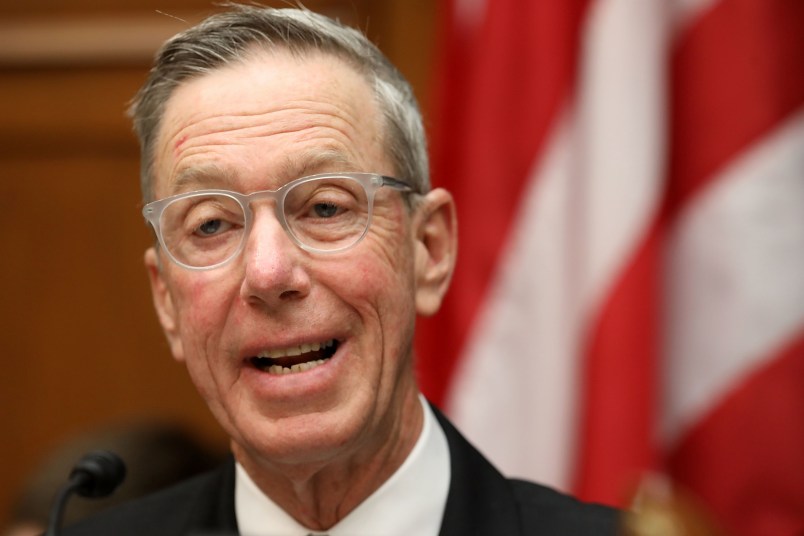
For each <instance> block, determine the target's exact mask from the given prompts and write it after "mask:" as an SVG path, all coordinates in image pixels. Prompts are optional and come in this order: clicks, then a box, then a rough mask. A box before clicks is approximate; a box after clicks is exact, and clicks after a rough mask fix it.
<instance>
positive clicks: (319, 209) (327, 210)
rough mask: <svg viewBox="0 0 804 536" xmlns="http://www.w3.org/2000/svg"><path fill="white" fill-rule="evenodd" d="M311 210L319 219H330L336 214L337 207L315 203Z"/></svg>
mask: <svg viewBox="0 0 804 536" xmlns="http://www.w3.org/2000/svg"><path fill="white" fill-rule="evenodd" d="M313 210H314V211H315V215H316V216H318V217H319V218H331V217H333V216H335V215H336V214H337V213H338V205H335V204H334V203H316V204H315V205H314V206H313Z"/></svg>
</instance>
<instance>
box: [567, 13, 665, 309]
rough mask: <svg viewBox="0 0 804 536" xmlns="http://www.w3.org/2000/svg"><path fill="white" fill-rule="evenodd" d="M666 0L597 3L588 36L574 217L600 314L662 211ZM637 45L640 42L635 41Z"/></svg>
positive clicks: (584, 301) (584, 282)
mask: <svg viewBox="0 0 804 536" xmlns="http://www.w3.org/2000/svg"><path fill="white" fill-rule="evenodd" d="M660 4H661V2H660V1H659V0H606V1H601V2H598V3H597V4H596V7H595V9H593V10H592V12H591V13H590V19H589V22H588V24H587V27H586V31H585V32H584V35H585V36H587V40H586V41H585V44H584V47H583V49H582V60H581V61H582V67H581V68H582V76H581V80H580V81H579V89H580V95H579V96H580V104H579V106H580V108H579V109H580V115H579V119H580V128H579V129H578V131H579V132H580V136H581V137H580V139H579V140H578V141H579V146H578V148H579V151H578V153H577V154H576V158H577V159H578V161H579V162H581V163H582V167H581V169H580V170H579V171H580V173H579V176H578V181H579V183H578V184H577V186H576V187H575V189H574V193H575V195H577V196H581V195H582V196H583V199H582V200H581V202H580V204H579V205H576V206H575V207H574V209H575V211H574V213H573V216H574V218H576V219H577V220H578V221H579V222H583V224H584V225H583V227H582V228H581V229H580V236H575V239H576V243H578V244H580V246H581V247H582V248H583V249H584V251H583V252H582V254H581V256H580V257H579V258H578V260H579V261H580V265H579V266H580V267H581V268H583V269H584V270H585V273H584V274H583V275H582V277H581V278H580V280H579V281H578V283H579V284H580V285H581V289H582V291H581V296H580V299H581V302H580V305H581V307H583V308H584V310H586V311H587V312H588V313H593V312H595V311H596V310H597V309H598V306H599V304H600V302H601V300H602V299H603V297H604V295H605V293H606V292H608V291H609V289H610V287H611V285H612V283H614V281H615V280H616V279H617V275H618V273H619V271H620V270H621V269H622V267H623V264H624V263H627V262H629V260H630V259H631V257H632V252H633V250H634V249H635V247H636V246H637V245H638V242H639V241H640V240H641V239H643V238H644V236H645V232H646V229H647V228H648V227H649V226H650V224H651V221H652V220H653V219H654V218H655V215H656V212H657V209H658V205H659V203H660V202H661V195H662V191H663V179H664V177H663V175H664V163H665V154H664V150H665V149H664V148H665V136H664V132H665V128H664V123H665V118H664V110H665V86H666V83H665V77H664V65H665V63H666V62H665V57H666V48H667V44H666V34H667V32H666V31H665V28H664V26H665V25H666V20H665V19H664V18H663V17H662V10H661V9H659V8H658V7H657V6H659V5H660ZM635 44H638V45H637V46H635Z"/></svg>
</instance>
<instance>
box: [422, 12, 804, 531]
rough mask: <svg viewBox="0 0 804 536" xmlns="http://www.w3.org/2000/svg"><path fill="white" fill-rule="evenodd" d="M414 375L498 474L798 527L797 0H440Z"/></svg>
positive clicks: (801, 197) (802, 463)
mask: <svg viewBox="0 0 804 536" xmlns="http://www.w3.org/2000/svg"><path fill="white" fill-rule="evenodd" d="M444 13H445V17H444V20H443V26H442V32H441V34H442V37H443V39H442V43H441V44H442V46H441V51H442V54H441V60H440V67H439V69H438V70H437V78H438V84H437V88H438V89H437V95H436V99H435V103H436V104H435V106H434V109H433V110H432V112H433V113H432V114H431V119H430V123H431V126H432V134H433V139H432V147H433V165H432V166H433V182H434V184H435V185H436V186H443V187H446V188H447V189H449V190H450V191H452V192H453V194H454V196H455V198H456V202H457V205H458V223H459V235H460V242H459V257H458V267H457V272H456V274H455V277H454V280H453V284H452V287H451V290H450V291H449V294H448V295H447V298H446V300H445V303H444V306H443V307H442V310H441V311H440V312H439V313H438V314H437V315H436V316H435V317H433V318H429V319H424V320H423V321H422V322H421V323H420V326H419V336H418V340H417V353H418V373H419V377H420V380H421V383H422V386H423V389H424V391H425V394H427V395H428V396H429V397H430V399H431V400H433V401H434V402H436V403H437V404H438V405H440V406H441V407H443V408H444V409H445V410H446V411H447V413H448V414H449V415H450V416H451V417H452V418H453V419H454V420H455V421H456V422H457V424H458V426H459V427H460V428H461V429H462V430H463V431H464V432H465V433H466V434H467V435H468V436H469V438H470V439H471V440H472V441H473V442H474V443H475V444H476V445H477V446H478V447H479V448H480V449H481V451H483V452H484V453H485V454H486V455H487V456H489V457H490V458H491V459H492V461H494V462H495V463H496V464H497V465H498V467H500V469H501V470H503V472H505V473H507V474H509V475H516V476H524V477H528V478H531V479H535V480H538V481H541V482H545V483H547V484H550V485H553V486H555V487H558V488H559V489H563V490H567V491H570V492H573V493H575V494H578V495H579V496H581V497H582V498H585V499H588V500H594V501H600V502H604V503H609V504H614V505H620V506H624V505H626V504H627V502H628V500H629V497H630V493H631V492H632V491H633V489H634V486H635V485H636V483H637V482H638V481H639V480H640V479H641V478H643V477H644V475H645V474H646V473H659V474H663V475H667V477H668V478H670V479H671V480H672V482H674V483H675V484H677V485H679V486H681V487H683V488H684V489H687V490H689V492H690V493H691V494H694V495H695V496H696V497H699V498H700V499H701V501H702V502H703V503H704V504H705V505H706V508H707V509H708V510H709V511H710V512H711V513H712V515H713V516H714V517H715V518H716V519H717V520H718V522H719V523H720V524H721V525H722V526H724V527H726V528H727V530H729V531H730V533H733V534H737V535H742V536H760V535H793V534H802V533H804V1H802V0H452V1H445V4H444Z"/></svg>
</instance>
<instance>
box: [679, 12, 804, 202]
mask: <svg viewBox="0 0 804 536" xmlns="http://www.w3.org/2000/svg"><path fill="white" fill-rule="evenodd" d="M802 28H804V2H797V1H791V0H722V1H720V2H719V3H718V4H716V5H715V6H714V7H713V8H712V9H710V10H708V11H706V12H705V13H703V14H702V16H701V17H700V18H699V19H698V20H697V21H696V22H695V23H694V24H692V25H691V26H690V27H689V28H688V29H687V31H686V32H685V33H684V34H683V35H681V36H680V37H679V41H678V46H677V49H676V52H675V55H674V58H673V62H672V79H671V82H672V93H671V102H670V106H671V114H672V130H671V133H670V188H671V196H670V198H669V201H670V203H671V206H672V210H673V211H674V212H677V211H679V210H682V209H683V207H684V206H685V205H687V204H688V203H689V202H690V199H689V198H690V197H691V196H692V195H694V194H695V193H696V192H697V191H699V190H701V189H702V188H704V187H705V186H706V185H707V183H708V182H710V181H712V180H714V179H715V178H716V177H717V174H716V173H717V172H718V171H719V170H720V169H722V167H723V166H724V165H725V164H726V163H728V162H729V160H730V159H731V158H732V157H733V156H734V155H735V154H738V153H739V152H740V151H742V150H743V149H745V148H746V147H747V146H748V145H749V144H750V143H752V142H754V141H756V140H757V139H759V138H760V137H761V136H763V135H765V134H767V133H768V132H769V131H770V130H771V129H773V128H774V127H775V125H777V124H778V123H779V122H781V121H782V120H784V118H785V117H788V116H790V115H791V114H792V113H793V112H794V111H795V110H796V109H797V108H798V107H800V106H801V105H802V103H803V102H804V67H802V65H804V31H802Z"/></svg>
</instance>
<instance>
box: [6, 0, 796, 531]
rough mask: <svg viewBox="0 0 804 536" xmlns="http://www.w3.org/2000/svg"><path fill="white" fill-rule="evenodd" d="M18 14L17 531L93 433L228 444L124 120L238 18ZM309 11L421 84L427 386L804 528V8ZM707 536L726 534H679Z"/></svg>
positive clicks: (513, 435) (11, 488)
mask: <svg viewBox="0 0 804 536" xmlns="http://www.w3.org/2000/svg"><path fill="white" fill-rule="evenodd" d="M0 2H1V3H0V208H1V209H2V210H0V215H1V217H2V218H4V221H3V222H2V223H3V224H4V228H5V229H7V230H9V231H10V236H11V238H12V241H11V243H10V244H9V246H8V247H7V248H5V249H4V251H5V253H4V257H5V258H4V259H3V262H2V263H0V277H2V281H3V283H2V288H3V299H2V302H1V303H2V305H0V315H2V317H1V318H0V319H1V320H2V325H3V326H4V331H3V334H4V336H3V337H2V342H0V345H2V346H0V352H2V355H3V356H4V357H5V359H6V363H7V364H10V368H6V373H5V374H3V375H2V376H0V382H2V384H0V397H2V398H0V407H2V417H1V418H2V421H0V426H2V430H3V434H4V437H5V438H6V439H5V441H3V442H2V443H0V448H1V449H3V451H2V453H0V454H2V459H3V460H4V461H3V462H2V474H3V475H4V476H5V482H4V485H3V486H2V487H0V519H2V518H5V517H7V515H8V513H9V512H10V509H11V503H12V502H13V499H14V497H15V496H16V494H17V491H18V489H19V488H20V486H22V484H23V483H24V482H25V481H26V479H27V478H28V475H30V474H31V472H32V471H34V469H35V468H37V467H39V466H40V464H41V462H42V461H43V460H44V459H47V458H48V457H49V456H50V453H51V452H52V451H53V449H55V448H57V447H59V446H61V445H63V444H64V442H66V441H68V440H74V439H75V438H76V437H82V436H86V434H89V433H95V432H96V431H97V430H98V429H99V428H104V427H107V426H110V425H114V426H120V425H122V426H126V425H127V424H130V425H131V426H134V425H135V424H134V423H142V422H159V423H164V422H167V423H169V426H173V427H175V428H177V429H182V430H188V431H189V433H190V435H192V436H193V437H194V438H195V439H197V440H198V441H199V442H201V443H202V444H204V445H206V446H209V447H210V448H211V449H213V450H215V451H219V450H220V449H222V448H225V439H224V438H223V437H222V435H221V433H220V431H219V429H218V427H217V425H216V424H215V423H214V422H213V421H212V418H211V417H210V416H209V414H208V411H207V409H206V407H205V406H204V405H203V403H202V402H201V400H200V398H199V397H198V395H197V394H196V393H195V390H194V388H193V387H192V385H191V384H190V381H189V379H188V378H187V375H186V373H185V371H184V369H183V368H182V367H181V366H179V365H177V364H175V363H174V362H173V361H172V359H171V357H170V355H169V351H168V348H167V346H166V344H165V342H164V340H163V337H162V334H161V332H160V329H159V327H158V324H157V321H156V318H155V315H154V313H153V311H152V307H151V303H150V294H149V290H148V288H147V280H146V276H145V272H144V270H143V268H142V262H141V257H142V253H143V251H144V249H145V248H146V247H147V246H148V244H149V242H150V239H151V237H150V233H149V231H148V230H147V228H146V227H145V225H144V223H143V222H142V218H141V216H140V201H139V191H138V148H137V146H136V142H135V140H134V137H133V135H132V134H131V131H130V126H129V123H128V121H127V119H126V118H125V117H124V110H125V107H126V103H127V102H128V100H129V99H130V98H131V96H132V95H133V94H134V92H135V91H136V89H137V88H138V86H139V84H140V83H141V82H142V81H143V80H144V77H145V73H146V71H147V69H148V66H149V63H150V58H151V56H152V54H153V52H154V51H155V50H156V48H157V46H158V45H159V43H161V42H162V41H163V40H164V39H165V38H166V37H168V36H170V35H172V34H174V33H176V32H177V31H180V30H181V29H182V28H184V27H186V26H188V25H189V24H192V23H193V22H196V21H198V20H200V19H201V18H202V17H203V16H204V15H206V14H208V13H210V12H212V11H214V10H215V9H216V7H215V6H214V5H213V4H211V3H210V2H206V1H196V0H193V1H191V0H136V1H135V0H117V1H115V2H111V1H110V0H107V1H105V2H104V1H100V0H94V1H93V0H70V1H69V2H68V1H66V0H26V1H25V2H21V1H20V2H15V1H12V0H0ZM265 3H266V4H268V5H284V3H280V2H265ZM305 5H307V7H309V8H310V9H313V10H315V11H320V12H323V13H326V14H329V15H331V16H335V17H338V18H340V19H341V20H343V21H345V22H347V23H349V24H352V25H354V26H357V27H359V28H361V29H363V30H364V31H365V32H366V33H367V34H368V36H369V37H370V38H371V39H372V40H373V41H374V42H376V43H377V44H378V45H379V47H380V48H381V49H382V50H383V51H384V52H385V53H386V54H387V55H388V56H389V58H390V59H391V60H392V61H393V62H394V63H395V64H396V65H397V66H398V67H399V68H400V70H401V71H402V72H403V74H404V75H405V76H407V77H408V79H409V80H410V81H411V83H412V85H413V87H414V90H415V91H416V94H417V96H418V97H419V99H420V102H421V104H422V107H423V110H424V114H425V123H426V127H427V129H428V132H429V134H430V139H431V149H432V150H431V153H432V166H431V167H432V175H433V183H434V184H435V185H437V186H444V187H447V188H448V189H450V190H451V191H452V192H453V193H454V195H455V197H456V199H457V204H458V211H459V224H460V251H459V261H458V270H457V272H456V274H455V279H454V283H453V287H452V288H451V290H450V293H449V295H448V296H447V299H446V301H445V303H444V307H443V309H442V311H441V312H439V314H438V315H436V316H435V317H433V318H431V319H423V320H422V322H421V323H420V326H419V334H418V340H417V353H418V365H417V366H418V373H419V377H420V379H421V382H422V386H423V389H424V391H425V394H427V395H428V397H429V398H430V399H431V400H432V401H434V402H435V403H436V404H438V405H439V406H441V407H442V408H444V409H445V410H446V411H447V413H448V414H449V415H450V416H451V417H452V418H453V419H454V420H455V421H457V424H458V426H459V428H461V429H462V430H463V431H464V432H465V433H466V434H467V435H468V436H469V437H470V439H472V440H473V441H474V442H475V443H476V444H477V445H478V446H479V448H480V449H481V450H482V451H483V452H484V453H485V454H487V455H488V456H489V457H490V458H491V459H492V460H493V461H494V462H495V463H496V464H497V465H498V466H499V467H500V468H501V469H502V470H503V471H504V472H505V473H507V474H510V475H516V476H523V477H527V478H532V479H536V480H539V481H541V482H544V483H547V484H549V485H552V486H555V487H557V488H559V489H562V490H566V491H570V492H573V493H576V494H578V495H580V496H581V497H582V498H584V499H588V500H595V501H599V502H605V503H608V504H614V505H620V506H626V505H628V504H631V503H632V501H633V497H634V494H635V493H636V491H637V490H638V489H642V490H643V492H644V491H645V490H646V489H647V490H648V491H649V492H650V493H649V495H650V496H651V497H653V498H656V497H657V496H658V497H660V498H661V497H663V496H664V497H670V496H673V490H681V495H682V497H683V499H684V500H683V502H684V504H688V502H690V503H692V504H694V505H696V506H695V507H694V509H699V510H697V511H703V512H704V513H705V517H711V518H712V519H714V522H713V524H714V525H715V526H717V527H720V528H719V529H712V530H720V531H722V532H723V533H730V534H737V535H740V536H761V535H774V536H775V535H794V534H802V533H804V2H801V1H800V0H429V1H427V0H348V1H347V0H343V1H340V0H318V1H313V0H310V1H308V2H305ZM137 425H139V424H137ZM65 477H66V475H65ZM657 490H658V491H657ZM685 508H686V507H685ZM685 533H689V534H692V533H700V534H704V533H706V534H711V533H714V532H711V531H710V529H706V532H694V530H691V531H687V532H684V529H683V528H682V529H679V531H677V532H665V533H664V534H685Z"/></svg>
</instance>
